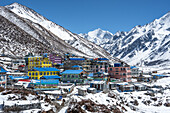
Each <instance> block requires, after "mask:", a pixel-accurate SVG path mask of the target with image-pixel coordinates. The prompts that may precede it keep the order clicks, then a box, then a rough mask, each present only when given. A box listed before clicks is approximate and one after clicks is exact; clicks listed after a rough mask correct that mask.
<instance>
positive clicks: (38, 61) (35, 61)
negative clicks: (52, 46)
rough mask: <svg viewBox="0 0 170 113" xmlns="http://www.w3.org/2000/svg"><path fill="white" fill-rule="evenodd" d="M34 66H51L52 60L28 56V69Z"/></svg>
mask: <svg viewBox="0 0 170 113" xmlns="http://www.w3.org/2000/svg"><path fill="white" fill-rule="evenodd" d="M34 67H39V68H40V67H52V62H51V61H50V60H49V58H48V57H43V56H34V57H28V70H30V69H33V68H34Z"/></svg>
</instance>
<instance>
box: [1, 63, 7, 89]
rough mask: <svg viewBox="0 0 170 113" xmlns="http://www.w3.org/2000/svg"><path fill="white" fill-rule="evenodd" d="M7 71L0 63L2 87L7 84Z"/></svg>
mask: <svg viewBox="0 0 170 113" xmlns="http://www.w3.org/2000/svg"><path fill="white" fill-rule="evenodd" d="M7 72H8V71H6V70H5V69H4V68H3V66H1V65H0V87H5V84H6V73H7Z"/></svg>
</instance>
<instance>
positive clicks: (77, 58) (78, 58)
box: [69, 58, 85, 60]
mask: <svg viewBox="0 0 170 113" xmlns="http://www.w3.org/2000/svg"><path fill="white" fill-rule="evenodd" d="M69 59H70V60H85V58H69Z"/></svg>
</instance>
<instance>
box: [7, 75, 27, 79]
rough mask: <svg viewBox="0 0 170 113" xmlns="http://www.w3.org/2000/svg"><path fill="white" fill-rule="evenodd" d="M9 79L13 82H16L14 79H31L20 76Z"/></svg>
mask: <svg viewBox="0 0 170 113" xmlns="http://www.w3.org/2000/svg"><path fill="white" fill-rule="evenodd" d="M9 77H10V78H11V79H12V80H14V79H29V76H18V77H15V76H12V75H10V76H9Z"/></svg>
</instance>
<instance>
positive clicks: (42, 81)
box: [33, 79, 59, 85]
mask: <svg viewBox="0 0 170 113" xmlns="http://www.w3.org/2000/svg"><path fill="white" fill-rule="evenodd" d="M33 84H37V85H40V84H42V85H43V84H59V80H58V79H57V80H41V81H40V80H37V81H36V82H35V83H33Z"/></svg>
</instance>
